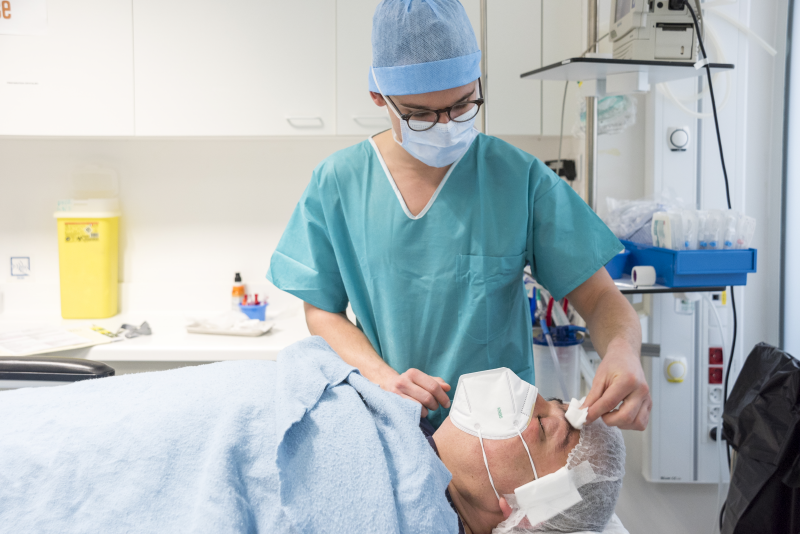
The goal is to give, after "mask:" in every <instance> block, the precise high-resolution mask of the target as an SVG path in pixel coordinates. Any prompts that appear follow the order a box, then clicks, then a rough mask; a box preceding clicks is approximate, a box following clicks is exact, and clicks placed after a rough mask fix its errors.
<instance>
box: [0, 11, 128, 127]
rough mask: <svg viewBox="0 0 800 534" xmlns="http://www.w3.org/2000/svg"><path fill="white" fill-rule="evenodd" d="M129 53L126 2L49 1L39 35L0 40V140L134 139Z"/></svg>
mask: <svg viewBox="0 0 800 534" xmlns="http://www.w3.org/2000/svg"><path fill="white" fill-rule="evenodd" d="M9 2H10V8H11V16H13V10H14V4H16V3H17V0H9ZM131 52H132V40H131V0H48V2H47V32H46V34H45V35H37V36H28V35H0V135H133V60H132V57H131Z"/></svg>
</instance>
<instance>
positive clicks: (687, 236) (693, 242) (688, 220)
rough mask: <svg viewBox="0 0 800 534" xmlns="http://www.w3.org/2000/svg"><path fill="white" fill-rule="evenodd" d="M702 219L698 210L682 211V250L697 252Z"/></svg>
mask: <svg viewBox="0 0 800 534" xmlns="http://www.w3.org/2000/svg"><path fill="white" fill-rule="evenodd" d="M699 224H700V219H699V218H698V216H697V210H689V209H685V210H682V211H681V230H682V233H683V243H682V244H681V248H680V250H696V249H697V236H698V225H699Z"/></svg>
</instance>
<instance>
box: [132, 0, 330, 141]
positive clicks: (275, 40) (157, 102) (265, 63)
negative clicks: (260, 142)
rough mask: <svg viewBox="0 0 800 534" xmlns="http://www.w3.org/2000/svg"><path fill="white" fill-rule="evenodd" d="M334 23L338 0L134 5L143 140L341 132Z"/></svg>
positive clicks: (165, 0) (140, 0)
mask: <svg viewBox="0 0 800 534" xmlns="http://www.w3.org/2000/svg"><path fill="white" fill-rule="evenodd" d="M335 20H336V1H335V0H304V1H302V2H277V1H272V2H264V1H259V0H227V1H226V2H217V1H211V0H133V28H134V29H133V34H134V35H133V37H134V40H133V43H134V62H135V69H136V82H135V86H136V134H137V135H145V136H148V135H154V136H160V135H164V136H175V135H177V136H194V135H220V136H238V135H241V136H249V135H323V134H326V135H331V134H334V133H335V132H336V124H335V110H336V102H335V94H336V93H335V89H336V87H335V78H336V72H335V69H336V39H335V31H336V25H335Z"/></svg>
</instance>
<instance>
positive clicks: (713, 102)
mask: <svg viewBox="0 0 800 534" xmlns="http://www.w3.org/2000/svg"><path fill="white" fill-rule="evenodd" d="M684 5H685V6H686V7H687V8H688V9H689V13H690V14H691V15H692V20H693V21H694V27H695V28H696V31H697V41H698V42H699V43H700V50H702V52H703V58H704V59H706V60H708V54H707V53H706V45H705V44H704V43H703V37H702V36H701V35H700V24H699V23H698V22H697V15H695V13H694V9H692V6H691V5H689V2H688V1H687V0H684ZM705 67H706V75H707V76H708V91H709V93H711V108H712V110H713V111H714V126H716V130H717V145H718V146H719V159H720V162H721V163H722V175H723V176H724V177H725V197H726V198H727V200H728V209H733V208H732V207H731V191H730V187H729V186H728V169H727V167H726V166H725V154H724V153H723V151H722V134H721V133H720V129H719V118H718V117H717V99H716V97H715V96H714V85H713V84H712V82H711V67H710V66H709V64H708V61H706V64H705Z"/></svg>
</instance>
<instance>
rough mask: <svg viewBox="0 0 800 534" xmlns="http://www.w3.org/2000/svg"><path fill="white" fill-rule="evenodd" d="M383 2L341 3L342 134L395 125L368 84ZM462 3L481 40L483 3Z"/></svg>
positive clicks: (339, 105) (339, 110)
mask: <svg viewBox="0 0 800 534" xmlns="http://www.w3.org/2000/svg"><path fill="white" fill-rule="evenodd" d="M537 1H538V0H537ZM379 3H380V1H379V0H338V1H337V5H336V61H337V71H336V72H337V80H336V94H337V98H336V100H337V102H336V111H337V117H336V133H338V134H339V135H364V136H368V135H372V134H375V133H377V132H380V131H382V130H385V129H387V128H389V127H390V126H391V122H390V121H389V117H388V113H389V111H388V110H387V109H386V108H385V107H378V106H376V105H375V103H374V102H373V101H372V98H370V96H369V89H368V85H367V82H368V76H369V67H370V65H371V64H372V15H373V14H374V13H375V8H376V7H377V6H378V4H379ZM462 4H463V6H464V10H465V11H466V12H467V16H468V17H469V19H470V22H471V23H472V27H473V31H474V32H475V36H476V38H478V39H480V8H479V4H480V0H463V1H462ZM477 126H478V127H480V124H477Z"/></svg>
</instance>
